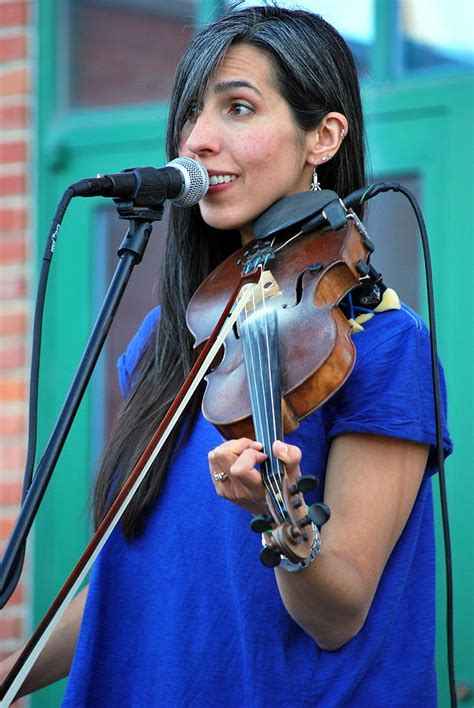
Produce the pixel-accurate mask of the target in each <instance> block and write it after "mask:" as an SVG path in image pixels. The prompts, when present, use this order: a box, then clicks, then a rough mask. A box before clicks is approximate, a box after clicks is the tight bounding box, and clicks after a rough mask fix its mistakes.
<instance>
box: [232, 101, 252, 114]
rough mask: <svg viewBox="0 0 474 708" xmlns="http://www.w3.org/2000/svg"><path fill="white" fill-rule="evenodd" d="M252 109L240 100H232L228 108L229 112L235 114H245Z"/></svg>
mask: <svg viewBox="0 0 474 708" xmlns="http://www.w3.org/2000/svg"><path fill="white" fill-rule="evenodd" d="M253 112H254V110H253V108H252V107H251V106H249V105H248V104H247V103H242V102H241V101H233V103H231V105H230V108H229V113H232V114H233V115H235V116H246V115H249V114H250V113H253Z"/></svg>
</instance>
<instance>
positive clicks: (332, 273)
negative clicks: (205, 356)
mask: <svg viewBox="0 0 474 708" xmlns="http://www.w3.org/2000/svg"><path fill="white" fill-rule="evenodd" d="M369 254H370V248H369V247H368V245H367V243H366V235H365V232H363V231H362V230H361V231H360V230H359V228H358V227H357V225H356V223H354V221H353V220H350V219H349V220H348V223H347V225H346V226H344V227H343V228H341V229H339V230H338V231H325V232H316V233H310V234H305V235H301V236H299V237H297V238H293V239H291V238H288V236H286V237H285V236H283V237H280V239H279V240H275V241H272V242H270V241H265V242H262V241H257V242H252V243H250V244H247V246H245V247H243V248H242V249H240V250H239V251H237V252H236V253H235V254H233V255H232V256H230V257H229V258H227V259H226V260H225V261H224V262H223V263H221V264H220V265H219V266H218V268H216V269H215V270H214V271H213V272H212V273H211V274H210V275H209V276H208V278H206V280H205V281H204V282H203V283H202V284H201V286H200V287H199V288H198V289H197V290H196V292H195V294H194V295H193V297H192V299H191V301H190V304H189V307H188V312H187V321H188V327H189V329H190V331H191V332H192V333H193V335H194V337H195V339H196V347H201V346H202V345H203V343H204V342H205V341H206V339H207V337H208V336H209V335H210V333H211V332H212V330H213V327H214V324H215V321H216V320H217V318H218V315H219V314H220V312H221V311H222V309H223V307H224V305H225V303H226V302H227V299H228V297H229V294H230V293H231V291H232V290H233V288H234V287H235V285H236V284H237V283H238V281H239V278H240V276H241V274H242V271H243V269H247V270H249V269H251V268H252V267H253V266H254V265H255V264H257V265H258V264H259V263H262V262H263V263H265V269H262V298H261V300H260V302H257V303H256V305H255V306H256V307H263V306H264V305H263V303H265V306H266V307H269V306H271V308H272V309H273V310H276V312H277V319H278V331H279V336H278V349H279V360H280V379H281V392H282V413H283V424H284V432H286V433H288V432H291V431H292V430H294V429H295V428H296V427H297V426H298V423H299V420H301V419H303V418H305V417H306V416H307V415H309V414H310V413H312V412H313V411H314V410H315V409H316V408H318V407H319V406H320V405H321V404H323V403H324V402H325V401H326V400H328V398H330V396H331V395H332V394H333V393H335V392H336V391H337V390H338V389H339V388H340V386H342V384H343V383H344V381H345V380H346V379H347V377H348V376H349V374H350V372H351V371H352V368H353V366H354V362H355V349H354V345H353V343H352V340H351V337H350V332H351V325H350V323H349V322H348V320H347V319H346V317H345V316H344V315H343V313H342V312H341V311H340V309H339V308H338V303H339V302H340V301H341V299H342V298H343V297H344V296H345V295H346V294H347V293H348V292H350V291H351V290H352V289H354V288H355V287H357V286H358V285H359V284H360V283H361V279H362V277H363V275H362V274H363V273H364V272H366V268H364V266H365V264H366V263H367V261H368V258H369ZM206 381H207V388H206V391H205V394H204V398H203V405H202V409H203V414H204V416H205V417H206V418H207V419H208V420H209V421H210V422H212V423H213V424H214V425H215V426H216V427H217V428H218V429H219V431H220V432H221V433H222V435H223V436H224V437H226V438H238V437H242V436H246V437H252V438H254V437H255V434H254V428H253V422H252V414H251V404H250V397H249V392H248V385H247V379H246V370H245V365H244V356H243V351H242V346H241V341H240V333H239V329H238V327H237V328H235V327H234V330H233V333H232V334H231V335H229V336H228V337H227V339H226V341H225V345H224V351H223V352H222V357H221V359H220V361H218V362H214V367H213V369H212V371H210V372H209V373H208V375H207V376H206Z"/></svg>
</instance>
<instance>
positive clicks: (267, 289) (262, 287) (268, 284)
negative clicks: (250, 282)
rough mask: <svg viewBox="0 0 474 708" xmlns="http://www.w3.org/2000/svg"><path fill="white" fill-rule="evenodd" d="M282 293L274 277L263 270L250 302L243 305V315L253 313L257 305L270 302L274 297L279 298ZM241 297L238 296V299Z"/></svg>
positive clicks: (269, 272)
mask: <svg viewBox="0 0 474 708" xmlns="http://www.w3.org/2000/svg"><path fill="white" fill-rule="evenodd" d="M281 295H282V292H281V290H280V286H279V285H278V283H277V281H276V279H275V277H274V275H273V274H272V272H271V271H269V270H263V271H262V274H261V276H260V280H259V281H258V283H257V287H256V288H255V293H254V295H253V297H252V298H251V299H250V301H249V302H248V303H247V304H246V305H245V308H244V310H245V313H246V314H250V313H252V312H254V311H255V310H256V309H257V307H258V306H259V305H261V304H262V303H265V302H266V301H267V300H271V299H273V298H276V297H280V296H281ZM240 297H241V295H240V294H239V298H240Z"/></svg>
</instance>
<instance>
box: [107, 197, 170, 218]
mask: <svg viewBox="0 0 474 708" xmlns="http://www.w3.org/2000/svg"><path fill="white" fill-rule="evenodd" d="M113 201H114V202H115V204H116V209H117V214H118V217H119V219H127V220H128V221H149V222H153V221H161V220H162V218H163V212H164V206H163V204H156V205H155V206H154V208H153V209H151V208H150V207H147V206H140V205H138V204H136V203H135V201H134V200H133V199H132V200H130V199H127V200H124V199H120V197H116V198H115V199H114V200H113Z"/></svg>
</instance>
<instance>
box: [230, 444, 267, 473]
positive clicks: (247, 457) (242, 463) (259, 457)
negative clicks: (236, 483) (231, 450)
mask: <svg viewBox="0 0 474 708" xmlns="http://www.w3.org/2000/svg"><path fill="white" fill-rule="evenodd" d="M266 459H267V456H266V455H265V453H264V452H261V451H260V450H256V449H251V448H248V449H246V450H244V451H243V452H242V454H240V455H239V456H238V457H237V459H236V460H235V461H234V462H233V463H232V465H231V467H230V469H229V471H230V473H231V474H232V475H233V476H235V477H241V476H246V475H249V474H250V473H251V474H252V476H255V473H256V474H258V476H259V478H260V472H259V471H258V470H257V469H256V465H260V464H261V463H262V462H264V460H266Z"/></svg>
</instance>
